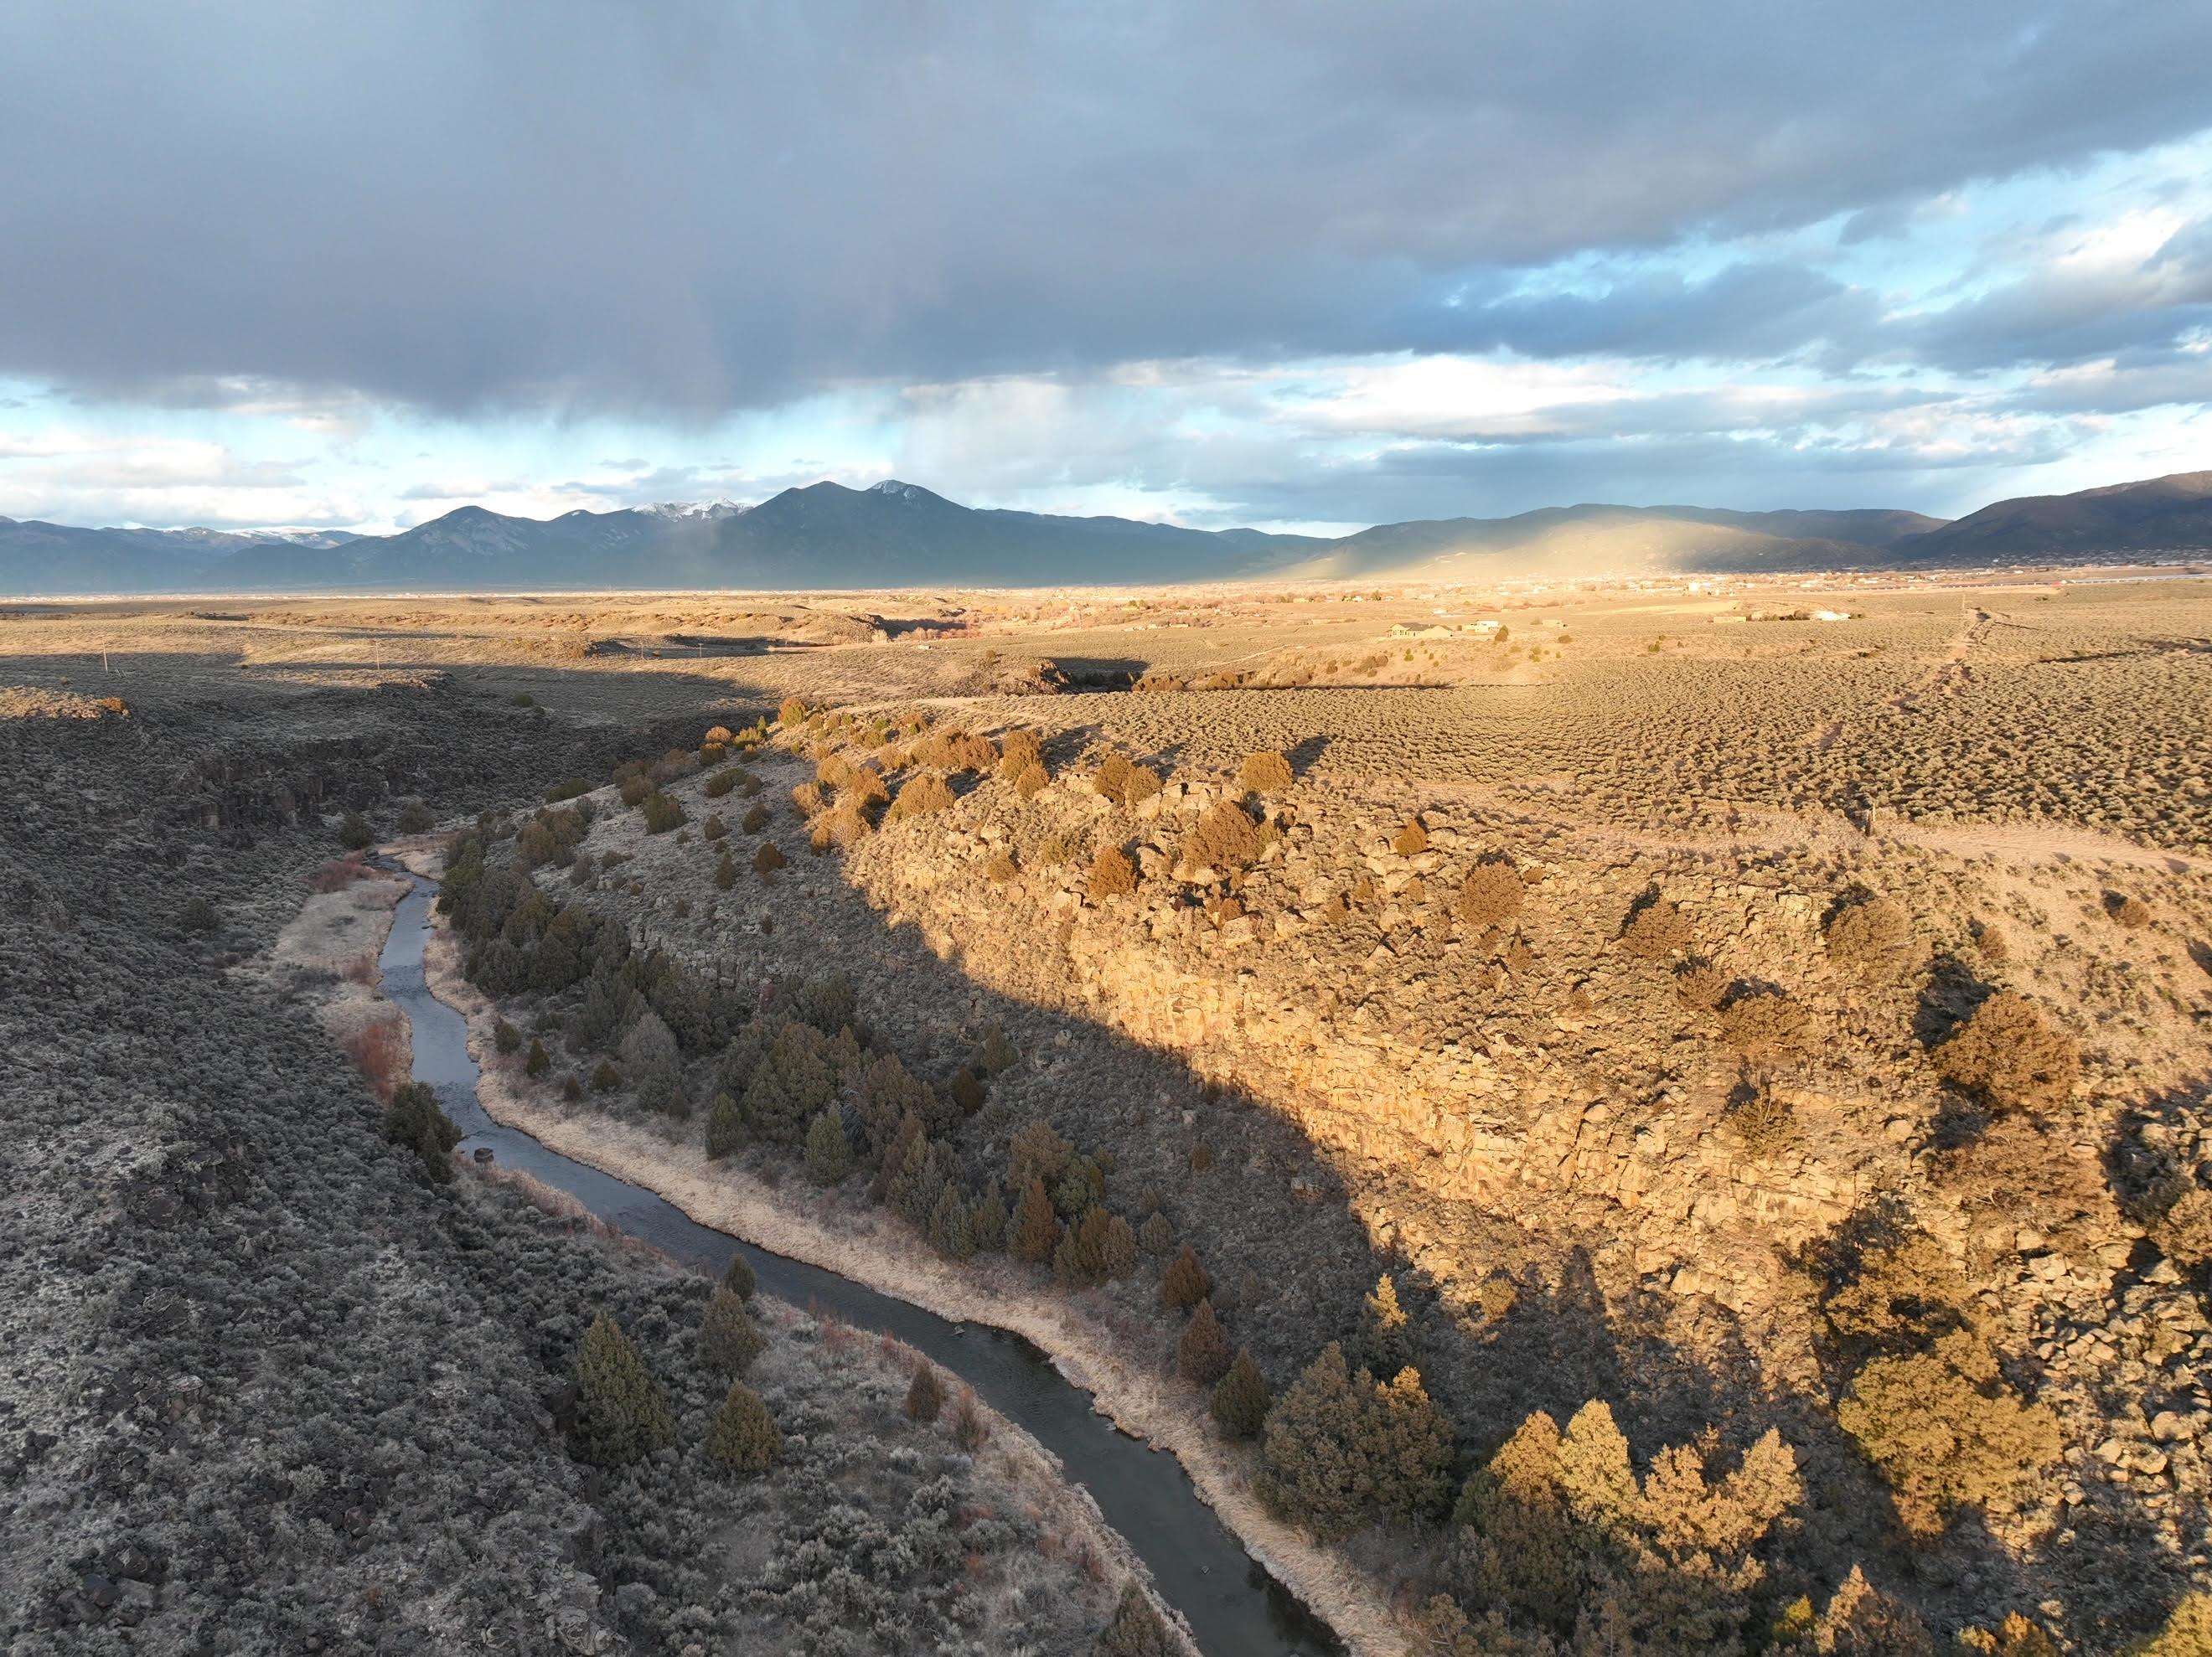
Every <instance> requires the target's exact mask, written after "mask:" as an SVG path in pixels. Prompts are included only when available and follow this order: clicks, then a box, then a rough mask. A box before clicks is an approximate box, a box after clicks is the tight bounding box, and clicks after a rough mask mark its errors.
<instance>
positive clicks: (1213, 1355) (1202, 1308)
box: [1176, 1300, 1231, 1387]
mask: <svg viewBox="0 0 2212 1657" xmlns="http://www.w3.org/2000/svg"><path fill="white" fill-rule="evenodd" d="M1230 1363H1231V1352H1230V1350H1229V1337H1228V1336H1227V1335H1226V1334H1225V1333H1224V1332H1223V1331H1222V1327H1221V1320H1219V1319H1218V1318H1217V1317H1215V1316H1214V1314H1213V1302H1212V1301H1210V1300H1202V1301H1200V1302H1199V1303H1198V1305H1197V1306H1196V1308H1194V1309H1193V1311H1192V1312H1191V1314H1190V1317H1189V1320H1188V1321H1187V1322H1186V1323H1184V1325H1183V1326H1182V1338H1181V1339H1180V1340H1178V1341H1177V1342H1176V1374H1177V1375H1181V1376H1182V1378H1183V1379H1184V1380H1185V1381H1188V1382H1190V1384H1191V1385H1192V1386H1194V1387H1212V1385H1213V1384H1214V1383H1215V1382H1216V1381H1219V1380H1220V1379H1221V1378H1222V1377H1223V1376H1224V1375H1227V1374H1228V1373H1229V1365H1230Z"/></svg>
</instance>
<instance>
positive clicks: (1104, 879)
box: [1090, 846, 1137, 903]
mask: <svg viewBox="0 0 2212 1657" xmlns="http://www.w3.org/2000/svg"><path fill="white" fill-rule="evenodd" d="M1136 889H1137V865H1135V864H1133V863H1132V862H1130V861H1129V859H1128V855H1127V853H1124V852H1122V851H1121V849H1120V848H1119V847H1113V846H1103V847H1099V849H1098V855H1097V857H1095V858H1093V859H1091V883H1090V893H1091V901H1092V902H1093V903H1103V902H1104V901H1106V900H1107V899H1109V898H1114V897H1127V895H1129V894H1130V893H1132V892H1133V891H1135V890H1136Z"/></svg>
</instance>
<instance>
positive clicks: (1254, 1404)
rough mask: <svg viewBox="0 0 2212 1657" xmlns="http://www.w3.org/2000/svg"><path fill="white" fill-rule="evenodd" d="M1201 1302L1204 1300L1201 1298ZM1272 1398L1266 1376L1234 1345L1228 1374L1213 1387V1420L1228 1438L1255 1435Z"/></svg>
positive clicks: (1242, 1350) (1262, 1423)
mask: <svg viewBox="0 0 2212 1657" xmlns="http://www.w3.org/2000/svg"><path fill="white" fill-rule="evenodd" d="M1204 1304H1206V1302H1202V1301H1201V1302H1200V1305H1204ZM1272 1402H1273V1398H1272V1396H1271V1394H1270V1393H1268V1391H1267V1377H1266V1376H1265V1375H1261V1373H1260V1366H1259V1365H1258V1364H1256V1363H1254V1362H1253V1361H1252V1354H1251V1353H1250V1352H1249V1351H1247V1350H1244V1349H1243V1347H1239V1348H1237V1357H1236V1359H1235V1361H1234V1362H1232V1363H1231V1364H1230V1366H1229V1372H1228V1374H1226V1375H1223V1376H1222V1377H1221V1380H1220V1382H1219V1383H1218V1385H1217V1386H1216V1387H1214V1389H1213V1399H1212V1406H1211V1407H1212V1413H1213V1420H1214V1423H1215V1424H1216V1425H1217V1426H1218V1427H1219V1428H1220V1429H1221V1430H1222V1432H1223V1433H1224V1434H1225V1435H1228V1436H1229V1437H1231V1438H1253V1437H1256V1436H1257V1435H1258V1434H1259V1431H1260V1429H1261V1427H1263V1426H1265V1425H1266V1424H1267V1408H1268V1405H1270V1404H1271V1403H1272Z"/></svg>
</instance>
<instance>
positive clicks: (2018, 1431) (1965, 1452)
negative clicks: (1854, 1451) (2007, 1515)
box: [1836, 1330, 2062, 1534]
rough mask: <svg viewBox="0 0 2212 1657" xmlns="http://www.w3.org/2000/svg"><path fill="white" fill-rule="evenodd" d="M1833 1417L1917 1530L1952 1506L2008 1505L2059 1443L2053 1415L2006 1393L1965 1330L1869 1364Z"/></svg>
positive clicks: (1982, 1347) (1986, 1353) (1934, 1524)
mask: <svg viewBox="0 0 2212 1657" xmlns="http://www.w3.org/2000/svg"><path fill="white" fill-rule="evenodd" d="M1836 1419H1837V1420H1838V1422H1839V1423H1841V1424H1842V1426H1843V1429H1844V1431H1845V1432H1847V1433H1849V1434H1850V1435H1851V1436H1852V1437H1853V1438H1854V1439H1856V1440H1857V1442H1858V1446H1859V1448H1860V1449H1861V1450H1862V1451H1863V1452H1864V1453H1865V1454H1866V1457H1867V1459H1868V1460H1869V1461H1871V1462H1873V1463H1874V1464H1875V1466H1876V1467H1878V1468H1880V1469H1881V1472H1882V1474H1883V1476H1884V1477H1885V1478H1887V1479H1888V1481H1889V1485H1890V1489H1891V1490H1892V1491H1893V1493H1894V1496H1895V1498H1896V1502H1897V1511H1898V1516H1899V1518H1900V1519H1902V1520H1904V1521H1905V1525H1906V1526H1907V1527H1909V1528H1910V1529H1911V1530H1914V1531H1916V1532H1919V1533H1923V1534H1929V1533H1935V1532H1937V1531H1940V1530H1941V1529H1942V1527H1943V1524H1944V1521H1945V1520H1946V1519H1947V1518H1948V1515H1949V1514H1951V1513H1952V1512H1953V1511H1954V1510H1955V1509H1956V1508H1960V1507H1966V1506H1974V1507H1982V1508H2006V1507H2008V1506H2009V1505H2011V1503H2012V1502H2013V1500H2014V1498H2015V1496H2018V1495H2019V1494H2020V1493H2021V1490H2024V1489H2025V1488H2026V1487H2027V1486H2028V1485H2029V1484H2032V1483H2033V1480H2034V1479H2035V1478H2036V1476H2037V1475H2038V1474H2039V1473H2040V1472H2042V1471H2043V1470H2044V1469H2045V1468H2046V1467H2048V1466H2050V1465H2051V1463H2052V1462H2054V1461H2056V1460H2057V1459H2058V1454H2059V1450H2060V1448H2061V1442H2062V1441H2061V1437H2060V1434H2059V1429H2058V1421H2057V1417H2055V1416H2053V1415H2052V1414H2051V1411H2048V1410H2046V1409H2045V1408H2044V1407H2043V1406H2042V1405H2036V1404H2022V1403H2021V1401H2020V1399H2018V1398H2016V1397H2015V1396H2014V1395H2013V1393H2011V1392H2010V1391H2009V1390H2008V1389H2007V1388H2006V1387H2004V1385H2003V1384H2002V1381H2000V1379H1999V1377H1998V1374H1997V1366H1996V1358H1995V1357H1994V1356H1993V1355H1992V1354H1991V1353H1990V1350H1989V1347H1988V1345H1987V1344H1986V1343H1985V1342H1984V1341H1983V1340H1982V1339H1981V1338H1980V1337H1979V1336H1978V1335H1976V1334H1974V1333H1972V1332H1969V1331H1966V1330H1957V1331H1954V1332H1952V1333H1950V1334H1948V1335H1945V1336H1943V1337H1942V1338H1940V1339H1939V1340H1937V1341H1936V1344H1935V1345H1934V1347H1933V1348H1932V1349H1931V1350H1928V1351H1925V1352H1914V1353H1909V1354H1907V1355H1905V1356H1903V1357H1879V1358H1875V1359H1874V1360H1872V1361H1871V1362H1869V1363H1868V1364H1867V1365H1866V1367H1865V1368H1864V1369H1861V1370H1860V1371H1859V1373H1858V1375H1857V1376H1856V1377H1855V1378H1854V1379H1853V1380H1852V1381H1851V1384H1850V1388H1849V1390H1848V1391H1846V1392H1845V1393H1844V1398H1843V1401H1842V1402H1841V1403H1840V1404H1838V1405H1837V1406H1836Z"/></svg>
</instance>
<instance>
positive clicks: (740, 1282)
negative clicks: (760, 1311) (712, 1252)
mask: <svg viewBox="0 0 2212 1657" xmlns="http://www.w3.org/2000/svg"><path fill="white" fill-rule="evenodd" d="M722 1287H723V1288H724V1289H726V1290H728V1291H729V1292H730V1293H731V1294H732V1295H735V1296H737V1297H738V1299H739V1300H741V1301H749V1300H750V1299H751V1298H752V1297H753V1292H754V1290H755V1288H756V1287H757V1284H756V1283H755V1281H754V1278H753V1267H752V1262H751V1261H750V1260H748V1259H746V1258H745V1255H744V1250H743V1249H739V1250H738V1252H737V1253H734V1254H732V1255H731V1256H730V1263H729V1264H728V1265H727V1266H724V1267H723V1268H722Z"/></svg>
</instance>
